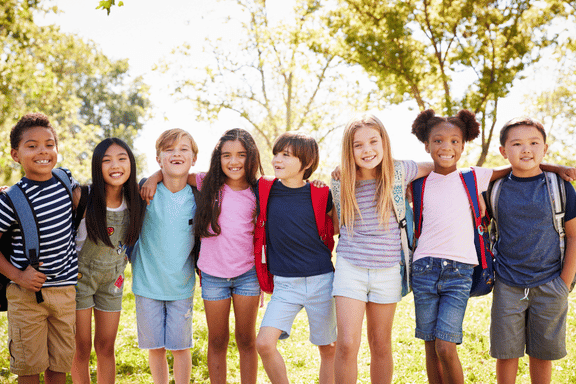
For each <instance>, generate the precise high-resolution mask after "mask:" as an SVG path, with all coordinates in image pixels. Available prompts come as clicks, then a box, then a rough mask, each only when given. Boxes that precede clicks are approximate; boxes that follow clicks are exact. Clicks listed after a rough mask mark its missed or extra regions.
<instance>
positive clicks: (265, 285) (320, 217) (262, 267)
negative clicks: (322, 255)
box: [254, 177, 334, 293]
mask: <svg viewBox="0 0 576 384" xmlns="http://www.w3.org/2000/svg"><path fill="white" fill-rule="evenodd" d="M276 180H277V179H274V180H270V179H265V178H263V177H261V178H260V180H259V181H258V201H259V207H260V210H259V213H258V220H257V221H256V226H255V228H254V263H255V265H256V274H257V275H258V282H259V283H260V289H262V291H264V292H266V293H272V291H273V290H274V278H273V276H272V274H271V273H270V271H269V270H268V260H267V259H268V253H267V250H266V220H267V214H268V197H269V196H270V190H271V189H272V185H273V184H274V181H276ZM329 191H330V189H329V188H328V187H324V188H316V187H315V186H314V185H313V184H310V195H311V198H312V207H313V208H314V217H315V218H316V226H317V227H318V235H319V236H320V238H321V239H322V241H323V242H324V244H325V245H326V246H327V247H328V249H329V250H330V252H332V250H333V249H334V224H333V223H332V218H331V217H330V216H328V215H327V214H326V205H327V204H328V194H329Z"/></svg>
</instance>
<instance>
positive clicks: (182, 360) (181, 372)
mask: <svg viewBox="0 0 576 384" xmlns="http://www.w3.org/2000/svg"><path fill="white" fill-rule="evenodd" d="M172 355H173V356H174V382H175V383H176V384H185V383H186V384H187V383H190V373H191V372H192V356H191V354H190V349H181V350H178V351H172Z"/></svg>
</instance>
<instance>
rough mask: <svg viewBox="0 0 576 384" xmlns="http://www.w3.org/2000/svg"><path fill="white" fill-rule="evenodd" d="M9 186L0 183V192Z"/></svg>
mask: <svg viewBox="0 0 576 384" xmlns="http://www.w3.org/2000/svg"><path fill="white" fill-rule="evenodd" d="M8 188H9V187H8V186H7V185H0V192H4V191H5V190H7V189H8Z"/></svg>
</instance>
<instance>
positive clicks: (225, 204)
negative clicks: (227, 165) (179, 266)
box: [196, 173, 256, 278]
mask: <svg viewBox="0 0 576 384" xmlns="http://www.w3.org/2000/svg"><path fill="white" fill-rule="evenodd" d="M204 176H206V174H205V173H200V174H198V175H196V185H197V186H198V190H200V189H201V188H202V180H203V179H204ZM255 209H256V196H254V193H253V192H252V190H251V189H250V188H248V189H245V190H242V191H235V190H233V189H232V188H230V187H229V186H228V185H226V184H224V186H223V187H222V209H221V212H220V216H219V217H218V224H219V225H220V229H221V233H220V235H218V236H214V237H206V238H203V239H202V246H201V247H200V256H199V258H198V268H200V270H201V271H202V272H205V273H207V274H209V275H212V276H216V277H222V278H232V277H237V276H240V275H241V274H243V273H246V272H248V271H249V270H250V269H251V268H252V267H253V266H254V242H253V241H254V240H253V239H254V220H253V213H254V210H255Z"/></svg>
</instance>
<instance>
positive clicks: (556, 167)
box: [540, 163, 576, 181]
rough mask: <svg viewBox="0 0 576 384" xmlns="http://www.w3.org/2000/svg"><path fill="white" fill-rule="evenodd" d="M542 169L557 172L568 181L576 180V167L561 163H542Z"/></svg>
mask: <svg viewBox="0 0 576 384" xmlns="http://www.w3.org/2000/svg"><path fill="white" fill-rule="evenodd" d="M540 169H541V170H543V171H545V172H554V173H557V174H558V175H559V176H560V177H561V178H562V179H564V180H566V181H574V179H576V168H573V167H567V166H565V165H560V164H544V163H541V164H540Z"/></svg>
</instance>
